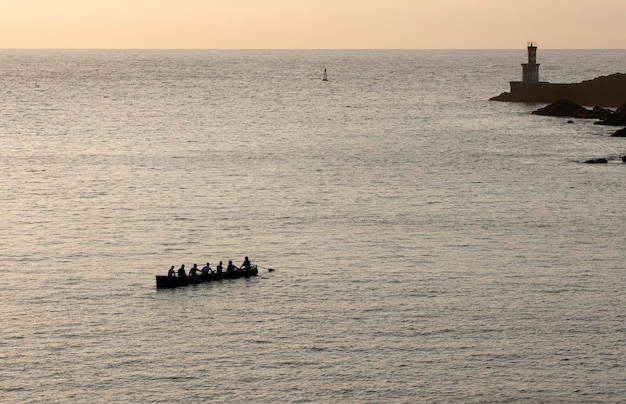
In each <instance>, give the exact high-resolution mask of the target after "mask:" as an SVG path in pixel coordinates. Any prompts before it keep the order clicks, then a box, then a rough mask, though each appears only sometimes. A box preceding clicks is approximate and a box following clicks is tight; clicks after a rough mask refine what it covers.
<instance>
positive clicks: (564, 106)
mask: <svg viewBox="0 0 626 404" xmlns="http://www.w3.org/2000/svg"><path fill="white" fill-rule="evenodd" d="M588 112H589V111H588V110H587V109H586V108H585V107H583V106H582V105H580V104H576V103H575V102H573V101H570V100H559V101H557V102H555V103H553V104H550V105H547V106H545V107H543V108H539V109H538V110H536V111H533V112H532V113H533V114H535V115H547V116H570V117H575V118H584V117H585V116H586V115H587V113H588Z"/></svg>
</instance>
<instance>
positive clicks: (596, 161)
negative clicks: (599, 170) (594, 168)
mask: <svg viewBox="0 0 626 404" xmlns="http://www.w3.org/2000/svg"><path fill="white" fill-rule="evenodd" d="M608 162H609V161H608V160H607V159H605V158H597V159H591V160H587V161H585V164H607V163H608Z"/></svg>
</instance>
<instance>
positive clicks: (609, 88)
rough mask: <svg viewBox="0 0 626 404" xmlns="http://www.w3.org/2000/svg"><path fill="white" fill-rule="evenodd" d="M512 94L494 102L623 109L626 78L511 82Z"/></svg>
mask: <svg viewBox="0 0 626 404" xmlns="http://www.w3.org/2000/svg"><path fill="white" fill-rule="evenodd" d="M510 85H511V91H510V92H508V93H507V92H504V93H502V94H500V95H498V96H495V97H492V98H490V100H491V101H505V102H529V103H541V104H550V103H553V102H557V101H559V100H563V99H567V100H570V101H573V102H575V103H577V104H580V105H587V106H600V107H619V106H620V105H622V104H623V103H624V101H626V99H625V98H626V74H624V73H614V74H611V75H608V76H600V77H596V78H595V79H592V80H586V81H583V82H580V83H548V82H524V81H512V82H510Z"/></svg>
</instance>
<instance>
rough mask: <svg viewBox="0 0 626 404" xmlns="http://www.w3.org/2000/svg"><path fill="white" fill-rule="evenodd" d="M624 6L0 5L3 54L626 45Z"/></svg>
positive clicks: (501, 0)
mask: <svg viewBox="0 0 626 404" xmlns="http://www.w3.org/2000/svg"><path fill="white" fill-rule="evenodd" d="M625 23H626V1H624V0H595V1H577V0H519V1H517V0H0V48H115V49H117V48H120V49H126V48H141V49H143V48H156V49H178V48H181V49H514V48H520V47H524V46H525V45H526V42H528V41H537V42H538V43H539V46H540V47H542V48H551V49H567V48H578V49H580V48H582V49H589V48H591V49H593V48H617V49H624V48H626V27H625V25H624V24H625Z"/></svg>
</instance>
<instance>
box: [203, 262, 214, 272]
mask: <svg viewBox="0 0 626 404" xmlns="http://www.w3.org/2000/svg"><path fill="white" fill-rule="evenodd" d="M202 273H203V274H205V275H207V274H212V273H213V270H212V269H211V264H209V263H208V262H207V263H206V265H205V266H204V267H203V268H202Z"/></svg>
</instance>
